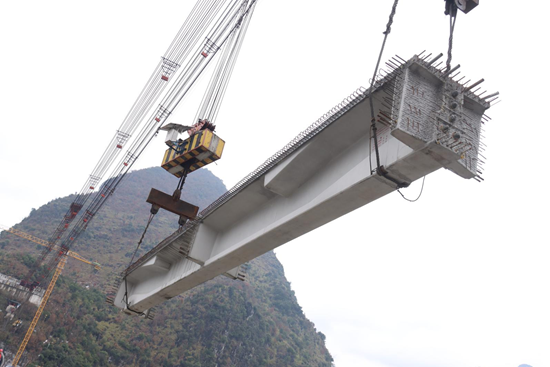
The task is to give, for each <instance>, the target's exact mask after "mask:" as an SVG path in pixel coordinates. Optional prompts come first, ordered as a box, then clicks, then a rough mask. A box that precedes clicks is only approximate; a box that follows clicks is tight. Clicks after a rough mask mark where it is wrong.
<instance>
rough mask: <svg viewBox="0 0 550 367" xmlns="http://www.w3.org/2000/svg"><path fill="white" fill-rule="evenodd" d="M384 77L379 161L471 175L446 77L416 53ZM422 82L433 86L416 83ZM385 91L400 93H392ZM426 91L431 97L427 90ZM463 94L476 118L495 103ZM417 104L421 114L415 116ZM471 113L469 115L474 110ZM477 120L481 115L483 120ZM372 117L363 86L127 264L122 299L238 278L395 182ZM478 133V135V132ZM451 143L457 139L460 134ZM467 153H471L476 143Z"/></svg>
mask: <svg viewBox="0 0 550 367" xmlns="http://www.w3.org/2000/svg"><path fill="white" fill-rule="evenodd" d="M434 75H435V76H434ZM385 82H386V84H387V85H390V84H391V83H390V82H393V83H394V84H391V88H389V89H388V88H386V89H384V83H381V84H379V85H378V88H377V89H376V91H375V92H373V101H374V109H375V111H376V114H378V113H379V112H380V111H381V110H382V111H384V109H385V108H386V107H387V104H388V103H390V104H392V106H391V107H392V111H387V113H388V114H391V116H392V117H393V116H396V117H395V120H394V121H393V125H390V126H385V125H382V124H378V128H379V129H378V132H379V134H378V142H379V144H380V147H379V153H380V160H381V162H380V163H381V164H382V165H383V166H384V167H385V168H386V170H387V171H388V173H389V175H390V176H391V177H393V178H394V179H396V180H398V181H400V182H406V183H411V182H413V181H415V180H417V179H419V178H421V177H423V176H425V175H427V174H429V173H431V172H434V171H435V170H437V169H439V168H441V167H447V168H449V169H451V170H453V171H455V172H456V173H458V174H459V175H461V176H463V177H473V176H474V175H473V174H472V175H470V171H468V170H467V169H465V167H466V165H465V164H464V162H462V161H461V160H464V159H465V157H466V155H465V154H464V153H461V152H460V151H457V150H456V149H454V150H453V149H451V148H449V146H445V145H444V144H442V143H441V141H442V138H441V129H437V125H438V122H437V121H438V116H439V114H441V110H442V109H441V108H440V107H441V106H440V105H441V103H447V102H446V98H447V97H446V96H445V95H443V94H445V90H446V89H448V88H449V85H447V84H448V83H449V82H448V81H446V79H445V78H442V77H441V75H440V74H437V72H435V71H434V70H431V69H430V67H429V66H428V65H427V64H426V63H425V62H422V60H417V59H413V60H412V61H409V62H408V63H407V64H404V65H403V66H402V67H401V70H400V71H399V72H398V73H395V75H394V78H393V81H392V80H391V79H388V80H386V81H385ZM411 83H414V84H413V85H411ZM419 85H420V86H421V88H424V89H426V90H422V89H420V90H419V89H418V88H419V87H418V86H419ZM451 87H453V86H452V85H451ZM455 87H457V88H458V87H459V85H456V86H455ZM415 88H417V89H416V90H415ZM430 88H431V89H430ZM428 89H430V90H428ZM411 90H412V94H411V92H410V91H411ZM388 91H390V94H392V95H393V97H394V98H393V99H391V100H390V101H389V102H388V99H387V98H386V96H387V94H388ZM421 93H422V95H424V93H425V95H426V96H430V97H429V99H430V100H427V99H426V98H428V97H426V98H425V99H422V98H421ZM412 97H414V98H412ZM384 98H386V100H384ZM466 99H467V102H461V108H462V107H463V106H462V105H464V106H466V107H464V109H468V108H467V105H468V104H469V105H470V106H472V103H473V102H475V103H474V105H475V106H474V107H475V108H473V109H474V110H475V114H474V115H475V119H478V118H479V119H481V114H482V113H483V111H484V110H485V108H487V107H488V105H487V104H484V103H483V101H480V100H479V99H476V98H475V96H472V95H468V96H467V98H466ZM383 101H385V102H386V103H385V105H386V106H384V105H383V104H382V102H383ZM472 101H473V102H472ZM411 103H414V105H411ZM438 106H439V107H438ZM413 107H415V108H418V111H421V112H420V113H418V112H416V111H417V110H413ZM399 109H401V110H399ZM407 111H409V112H407ZM410 111H414V112H415V115H416V116H417V117H418V116H420V117H419V118H420V120H417V121H416V122H415V123H413V124H411V123H410V116H409V115H407V113H410ZM468 111H469V112H468V113H467V115H468V116H471V115H472V113H471V111H470V110H468ZM480 111H481V112H480ZM459 117H460V116H459ZM406 118H409V120H405V119H406ZM405 121H407V122H406V123H405ZM434 121H435V122H434ZM468 121H469V123H472V122H471V121H470V118H468ZM476 121H477V120H476ZM475 123H477V125H476V126H478V125H479V121H477V122H475ZM369 125H370V107H369V100H368V98H367V96H366V93H365V94H364V95H363V97H362V98H360V101H359V102H358V103H357V102H356V104H354V106H353V107H352V108H351V109H349V110H347V111H346V112H345V113H343V114H341V115H339V116H338V117H337V118H335V119H334V120H333V121H331V122H330V124H328V125H327V126H326V127H325V128H324V129H322V130H321V131H320V132H319V133H318V134H316V135H314V136H312V137H311V138H310V139H309V140H308V141H307V142H305V143H304V144H302V145H301V147H300V148H299V149H297V150H296V151H294V152H293V153H292V154H290V155H288V156H286V157H285V158H284V159H282V160H281V161H280V162H278V163H277V164H276V165H275V166H274V167H271V168H270V169H269V170H268V171H267V172H265V173H264V174H262V175H261V176H259V177H257V178H256V179H255V180H254V181H253V182H251V183H249V184H248V185H247V186H246V187H244V189H242V190H240V191H238V192H237V193H236V194H235V195H233V196H232V197H231V198H230V199H229V200H227V201H225V202H224V203H223V204H222V205H220V206H218V207H217V208H216V209H215V210H214V211H211V212H209V213H208V215H206V216H204V217H202V218H201V219H200V221H198V222H197V223H196V225H194V226H192V227H190V228H188V229H187V230H186V231H184V232H182V233H176V234H174V235H172V236H170V237H169V238H168V239H167V240H165V241H163V243H161V244H160V245H159V246H157V248H155V249H154V251H153V252H151V253H149V254H147V255H146V256H147V258H145V259H142V261H141V262H140V263H139V266H137V264H136V266H133V267H131V268H129V270H128V271H127V272H126V281H123V282H121V284H120V286H119V288H118V292H117V294H116V297H115V299H114V304H115V306H117V307H119V308H122V309H127V308H128V306H130V308H131V309H132V310H133V311H140V312H143V311H146V310H147V309H150V308H151V307H153V306H155V305H158V304H160V303H161V302H163V301H164V300H166V299H170V298H172V297H174V296H176V295H178V294H181V293H183V292H185V291H187V290H189V289H191V288H193V287H195V286H197V285H199V284H201V283H203V282H205V281H208V280H210V279H213V278H214V277H216V276H218V275H222V274H224V275H227V276H230V277H232V278H235V279H239V278H240V277H241V275H239V271H240V266H241V264H244V263H246V262H247V261H250V260H252V259H254V258H256V257H257V256H260V255H262V254H264V253H265V252H267V251H270V250H272V249H274V248H276V247H278V246H280V245H282V244H284V243H287V242H289V241H291V240H293V239H295V238H297V237H299V236H301V235H303V234H305V233H307V232H309V231H311V230H314V229H315V228H318V227H320V226H322V225H324V224H325V223H328V222H330V221H332V220H334V219H336V218H339V217H341V216H343V215H345V214H346V213H349V212H351V211H353V210H355V209H357V208H359V207H361V206H363V205H366V204H368V203H370V202H372V201H374V200H376V199H378V198H380V197H382V196H384V195H386V194H388V193H390V192H392V191H395V190H396V184H395V183H394V182H392V181H390V180H388V179H386V178H384V177H382V176H380V175H378V174H371V164H369V160H371V161H372V162H374V161H375V159H374V156H375V154H374V147H373V146H370V144H369V140H370V138H369ZM411 127H413V130H411V129H410V128H411ZM434 127H435V129H434ZM451 127H452V128H453V126H451ZM415 129H416V130H415ZM461 131H462V130H461ZM446 133H448V134H452V133H453V130H452V129H451V130H450V131H448V132H446ZM437 134H439V135H437ZM436 135H437V136H436ZM398 138H399V139H398ZM476 139H477V140H475V142H477V143H479V136H477V137H476ZM404 142H406V143H407V144H408V145H407V144H405V143H404ZM475 142H474V143H475ZM452 143H453V145H454V146H457V144H459V143H460V140H459V139H456V141H453V142H452ZM465 144H466V143H464V146H465ZM470 150H471V148H470ZM476 152H477V147H476ZM468 157H469V158H470V159H471V157H472V152H470V153H469V156H468ZM474 159H475V158H474ZM459 161H460V162H459ZM373 166H374V163H373ZM457 167H458V168H457ZM466 168H467V167H466ZM474 168H475V167H474Z"/></svg>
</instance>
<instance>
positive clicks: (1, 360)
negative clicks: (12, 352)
mask: <svg viewBox="0 0 550 367" xmlns="http://www.w3.org/2000/svg"><path fill="white" fill-rule="evenodd" d="M4 360H5V358H4V349H0V367H2V366H3V365H4Z"/></svg>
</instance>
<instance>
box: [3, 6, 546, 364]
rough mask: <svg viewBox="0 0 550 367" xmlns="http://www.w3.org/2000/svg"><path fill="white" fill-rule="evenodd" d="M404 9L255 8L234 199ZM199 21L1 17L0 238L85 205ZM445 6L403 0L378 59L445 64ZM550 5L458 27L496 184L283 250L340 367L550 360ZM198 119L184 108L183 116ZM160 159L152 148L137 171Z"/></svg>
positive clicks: (453, 187)
mask: <svg viewBox="0 0 550 367" xmlns="http://www.w3.org/2000/svg"><path fill="white" fill-rule="evenodd" d="M392 4H393V2H392V1H390V0H386V1H376V2H374V1H358V0H340V1H337V2H336V1H328V0H317V1H313V0H279V1H269V0H259V3H258V6H257V7H256V11H255V13H254V17H253V19H252V22H251V24H250V28H249V30H248V34H247V38H246V40H245V43H244V45H243V48H242V51H241V55H240V57H239V60H238V63H237V66H236V68H235V71H234V74H233V78H232V80H231V84H230V86H229V88H228V91H227V94H226V96H225V99H224V103H223V106H222V109H221V111H220V114H219V116H218V121H217V125H218V127H217V132H218V134H219V135H220V137H222V138H223V139H224V140H226V142H227V145H226V148H225V151H224V157H223V158H222V159H221V160H220V161H218V162H217V164H216V165H213V166H212V167H211V168H210V169H211V170H212V172H214V174H216V175H217V176H218V177H220V178H221V179H222V180H223V181H224V183H225V185H226V186H227V187H231V186H232V185H234V184H235V183H237V182H238V181H239V180H240V179H242V178H243V177H244V176H246V175H247V174H248V173H249V172H251V171H253V170H254V169H255V168H256V167H257V166H259V165H260V164H261V163H262V162H263V161H264V160H265V159H267V158H268V157H270V156H271V155H272V154H274V153H275V152H276V151H277V150H279V149H280V148H282V147H283V146H284V145H285V144H286V143H287V142H289V141H290V140H291V139H292V138H293V137H294V136H296V135H297V134H298V133H299V132H300V131H302V130H304V129H305V128H306V127H307V126H309V125H310V124H311V123H313V122H314V121H315V120H317V119H318V118H319V117H321V116H322V115H323V114H324V113H325V112H327V111H328V110H330V109H331V108H332V107H333V106H335V105H337V104H338V103H339V102H340V101H342V100H343V99H344V98H345V97H347V96H348V95H349V94H351V93H352V92H353V91H355V90H356V89H357V88H358V87H360V86H364V87H367V86H368V83H369V78H370V77H371V75H372V73H373V70H374V66H375V63H376V58H377V56H378V52H379V50H380V46H381V42H382V37H383V35H382V32H383V31H384V30H385V25H386V23H387V20H388V15H389V12H390V9H391V6H392ZM523 5H525V6H523ZM191 6H192V2H191V1H171V0H156V1H154V2H153V1H149V2H145V1H122V0H121V1H116V2H115V1H104V0H98V1H95V2H91V3H90V2H75V1H59V0H52V1H48V2H44V1H35V0H29V1H26V2H2V4H0V34H1V35H2V36H0V42H1V43H0V52H1V57H0V115H1V116H4V117H3V120H2V122H1V125H0V126H1V129H0V208H1V209H0V224H2V225H4V226H11V225H14V224H16V223H18V222H20V221H21V220H22V219H23V218H25V217H26V216H28V214H29V213H30V211H31V209H32V208H38V207H40V206H41V205H44V204H46V203H47V202H49V201H51V200H53V199H55V198H59V197H63V196H66V195H68V194H70V193H74V192H78V191H79V190H80V188H81V187H82V185H83V184H84V182H85V181H86V179H87V177H88V175H89V174H90V172H91V170H92V168H93V167H94V165H95V163H96V162H97V160H98V159H99V157H100V154H101V153H102V152H103V150H104V149H105V147H106V146H107V143H108V142H109V141H110V139H111V137H112V136H113V134H114V133H115V131H116V129H117V128H118V127H119V125H120V123H121V122H122V120H123V118H124V116H125V115H126V113H127V111H128V110H129V109H130V106H131V104H132V103H133V101H134V100H135V98H136V97H137V95H138V93H139V91H140V90H141V88H142V87H143V85H144V84H145V82H146V80H147V79H148V77H149V75H150V73H151V72H152V70H153V68H154V67H155V66H156V64H157V63H158V60H159V57H160V56H161V55H162V54H163V53H164V51H165V49H166V48H167V47H168V45H169V43H170V42H171V40H172V39H173V37H174V36H175V34H176V32H177V31H178V29H179V27H180V26H181V24H182V23H183V21H184V19H185V17H186V15H187V13H188V12H189V10H190V7H191ZM443 8H444V3H443V1H429V0H416V1H402V2H401V3H400V4H399V6H398V8H397V14H396V16H395V19H394V25H393V27H392V32H391V33H390V35H389V37H388V41H387V45H386V49H385V52H384V56H383V59H388V58H390V57H391V56H393V55H395V54H398V55H399V56H401V57H402V58H404V59H408V58H410V57H412V56H413V55H414V54H417V53H420V52H422V51H423V50H427V51H426V52H429V53H433V54H438V53H440V52H443V53H446V51H447V43H448V36H449V35H448V18H447V17H446V16H445V15H444V14H443ZM549 10H550V5H548V4H547V3H545V2H537V3H536V5H535V4H534V3H528V2H525V3H518V2H512V1H508V0H506V1H498V2H497V1H493V2H489V1H481V4H480V5H479V6H478V7H477V8H476V9H474V10H473V11H472V12H471V13H469V14H467V15H465V14H462V13H459V15H458V19H457V23H456V28H455V35H454V46H453V64H456V63H459V64H461V65H462V67H461V69H460V70H462V75H466V76H467V77H468V79H470V78H471V79H472V80H473V81H475V80H478V79H480V78H484V79H485V82H484V84H483V85H482V86H483V88H484V89H483V90H485V89H487V90H488V91H489V92H488V93H490V92H494V91H497V90H498V91H499V92H500V94H501V100H502V101H501V102H500V103H498V104H496V105H495V106H493V107H492V108H491V109H490V110H489V111H488V112H487V114H488V115H489V116H490V117H491V118H492V120H491V121H490V122H489V123H487V124H486V125H485V133H484V136H485V140H484V142H485V143H486V144H487V146H488V148H487V151H486V154H485V157H486V158H487V161H486V164H485V173H484V175H483V177H484V179H485V181H484V182H483V183H477V182H475V181H473V180H464V179H462V178H460V177H458V176H456V175H454V174H453V173H452V172H450V171H443V170H440V171H438V172H435V173H433V174H431V175H429V176H428V177H427V178H426V182H425V186H424V190H423V192H422V196H421V198H420V199H419V200H418V201H417V202H415V203H409V202H407V201H405V200H403V199H402V198H401V196H399V194H398V193H393V194H390V195H388V196H386V197H384V198H382V199H380V200H378V201H376V202H373V203H371V204H369V205H367V206H365V207H363V208H360V209H358V210H356V211H354V212H352V213H350V214H348V215H346V216H344V217H342V218H339V219H338V220H336V221H334V222H332V223H329V224H327V225H325V226H324V227H322V228H319V229H317V230H315V231H313V232H311V233H309V234H306V235H304V236H302V237H300V238H298V239H296V240H294V241H292V242H290V243H287V244H285V245H283V246H281V247H280V248H278V249H277V250H276V253H277V256H278V258H279V259H280V260H281V262H282V263H283V265H284V268H285V273H286V276H287V278H288V280H289V281H290V282H291V284H292V289H293V290H294V291H295V293H296V296H297V298H298V301H299V303H300V305H301V306H302V307H303V310H304V312H305V314H306V316H307V317H308V318H309V319H310V320H312V321H313V322H314V323H315V325H316V327H317V330H319V331H321V332H323V333H324V334H325V335H326V337H327V339H326V342H327V346H328V348H329V350H330V352H331V353H332V355H333V357H334V360H335V365H336V366H337V367H346V366H368V367H400V366H408V367H416V366H423V367H430V366H438V367H455V366H468V367H517V366H519V365H521V364H529V365H531V366H533V367H542V366H549V365H550V348H548V345H550V312H549V311H548V310H550V293H549V292H548V288H549V283H550V267H549V266H548V265H547V264H548V259H549V258H550V251H549V250H548V249H547V248H548V245H550V241H549V240H548V235H547V232H546V226H547V225H548V214H545V213H546V211H547V207H548V206H549V204H550V200H549V194H548V192H547V191H546V190H545V189H544V187H545V186H544V185H545V183H546V182H548V179H549V178H550V177H549V176H550V175H549V173H548V170H547V169H546V168H545V167H547V166H548V163H547V158H545V156H544V154H545V153H544V151H545V148H544V147H545V146H547V139H548V136H550V127H549V125H548V124H547V123H546V122H547V120H548V118H547V117H545V116H544V115H541V112H540V111H541V110H540V108H541V107H543V106H544V105H545V103H547V102H544V101H545V99H546V96H547V85H548V82H549V80H548V79H549V78H548V74H547V73H546V72H545V71H543V70H541V69H539V67H540V64H539V63H541V62H544V60H546V58H547V52H546V48H545V47H544V44H545V43H544V39H545V35H547V34H548V30H547V28H548V27H547V24H546V22H547V21H546V14H547V13H548V11H549ZM198 86H200V84H199V85H198ZM199 94H200V93H199ZM197 108H198V106H197V104H196V98H195V99H194V98H193V97H189V98H188V99H186V100H184V102H183V104H182V105H181V106H180V107H179V109H178V111H176V112H175V113H174V115H173V116H172V121H173V122H178V123H182V124H189V123H190V122H188V121H187V120H188V119H189V118H188V117H185V116H187V114H190V115H192V116H194V113H195V111H196V109H197ZM531 123H533V124H534V125H531ZM164 150H165V146H164V143H163V137H159V138H157V139H155V140H154V141H153V142H152V143H151V144H150V146H149V147H148V148H147V150H146V152H145V153H144V154H143V156H142V157H141V158H140V160H139V161H138V162H137V164H136V165H135V166H134V168H145V167H152V166H156V165H158V164H159V163H160V161H161V159H162V155H163V152H164ZM403 192H404V194H405V195H406V196H407V197H410V198H415V197H416V196H417V195H418V193H419V192H420V183H419V182H417V183H415V184H413V185H411V187H409V188H408V189H406V190H404V191H403ZM47 237H48V234H44V238H47ZM77 247H78V244H77V245H76V247H75V249H76V248H77ZM77 251H78V250H77Z"/></svg>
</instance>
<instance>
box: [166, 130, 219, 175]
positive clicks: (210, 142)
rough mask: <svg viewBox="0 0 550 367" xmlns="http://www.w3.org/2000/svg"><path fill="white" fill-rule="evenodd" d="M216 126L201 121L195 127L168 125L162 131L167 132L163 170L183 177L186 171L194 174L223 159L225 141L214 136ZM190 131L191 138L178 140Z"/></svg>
mask: <svg viewBox="0 0 550 367" xmlns="http://www.w3.org/2000/svg"><path fill="white" fill-rule="evenodd" d="M214 128H215V127H214V126H213V125H212V124H210V123H209V122H208V121H207V120H199V122H197V123H196V124H195V125H193V126H183V125H178V124H174V123H170V124H167V125H165V126H163V127H162V128H161V130H165V131H167V134H166V141H165V142H166V145H168V147H169V148H168V149H167V150H166V152H165V153H164V158H163V160H162V165H161V166H162V168H164V169H165V170H167V171H168V172H170V173H171V174H173V175H174V176H176V177H181V176H182V175H183V173H184V171H185V170H187V172H193V171H194V170H197V169H199V168H201V167H204V166H206V165H207V164H210V163H212V162H214V161H217V160H218V159H220V158H221V156H222V152H223V148H224V146H225V141H223V140H222V139H220V138H219V137H218V136H217V135H216V134H214ZM185 131H188V132H189V134H190V136H189V137H188V138H187V139H185V140H182V139H178V135H179V134H180V133H183V132H185Z"/></svg>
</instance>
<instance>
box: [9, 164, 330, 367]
mask: <svg viewBox="0 0 550 367" xmlns="http://www.w3.org/2000/svg"><path fill="white" fill-rule="evenodd" d="M176 183H177V179H176V178H174V177H173V176H171V175H169V174H168V173H167V172H165V171H164V170H163V169H161V168H150V169H145V170H140V171H136V172H133V173H131V174H129V175H128V176H127V177H126V178H125V180H124V181H123V183H122V184H121V187H120V188H119V189H117V191H116V192H115V194H114V195H113V197H112V198H111V199H110V200H109V201H108V203H107V204H106V205H105V207H104V208H102V209H101V211H100V212H99V214H98V216H97V217H96V218H94V220H93V222H92V223H91V224H90V226H89V228H88V229H87V230H86V232H85V233H84V234H83V235H82V236H81V238H80V239H79V240H78V242H77V244H76V245H75V247H74V248H73V250H74V251H76V252H78V253H79V254H80V255H82V256H83V257H85V258H87V259H90V260H93V261H97V262H99V263H100V264H102V266H103V269H102V270H101V271H99V272H96V271H93V269H91V267H89V266H88V265H86V264H83V263H81V262H79V261H76V260H74V259H70V260H69V262H68V264H67V267H66V268H65V270H64V272H63V275H62V276H61V277H60V279H59V281H58V285H57V286H56V289H55V290H54V292H53V293H52V296H51V298H50V302H49V304H48V306H47V307H46V310H45V312H44V315H43V318H42V320H41V321H40V322H39V324H38V327H37V328H36V332H35V334H34V335H33V337H32V338H31V340H30V342H29V346H28V348H27V350H28V351H29V353H28V355H27V356H26V358H27V361H28V362H30V365H31V366H38V365H40V366H44V367H50V366H56V367H57V366H64V367H67V366H75V367H76V366H78V367H88V366H90V367H91V366H109V365H112V366H189V367H191V366H197V367H198V366H203V367H206V366H218V367H222V366H239V367H247V366H250V367H253V366H254V367H255V366H331V361H332V358H331V356H330V354H329V352H328V351H327V349H326V348H325V344H324V335H323V334H322V333H320V332H317V331H316V330H315V327H314V325H313V324H312V323H311V322H310V321H309V320H307V319H306V317H305V316H304V314H303V312H302V309H301V307H300V306H299V305H298V303H297V300H296V297H295V296H294V293H293V291H292V290H291V289H290V284H289V283H288V281H287V280H286V278H285V276H284V270H283V267H282V265H281V264H280V262H279V261H278V260H277V258H276V257H275V254H274V253H272V252H270V253H267V254H265V255H264V256H262V257H260V258H258V259H256V260H254V261H253V262H252V263H251V267H250V269H249V272H248V275H249V277H248V278H249V279H248V281H247V282H244V283H243V282H238V281H233V280H229V279H227V278H224V277H219V278H216V279H214V280H212V281H210V282H207V283H205V284H203V285H202V286H200V287H197V288H195V289H193V290H192V291H190V292H188V293H186V294H184V295H183V296H180V297H175V298H173V299H172V300H170V301H169V302H166V303H165V304H163V305H161V306H159V307H158V308H157V309H156V316H155V319H154V320H152V321H149V320H142V319H138V318H134V317H129V316H127V315H125V314H123V313H120V312H119V311H118V310H117V309H115V308H113V307H112V306H108V305H107V304H105V296H104V294H105V289H106V288H107V286H108V285H111V284H112V282H113V280H114V278H115V276H116V274H117V273H119V272H120V271H122V270H123V269H124V268H125V267H126V266H127V265H128V263H129V261H130V259H131V256H132V253H133V251H134V249H135V247H136V243H137V241H138V240H139V237H140V236H141V233H142V231H143V229H144V226H145V223H146V220H147V218H148V216H149V208H150V204H147V203H146V202H145V199H146V198H147V195H148V192H149V190H150V188H151V187H155V188H156V189H159V190H162V191H164V192H166V193H172V192H173V190H174V188H175V186H176ZM225 190H226V188H225V186H224V185H223V183H222V182H221V181H220V180H219V179H218V178H216V177H215V176H214V175H213V174H212V173H211V172H210V171H208V170H205V169H203V170H199V171H197V172H194V173H192V174H191V175H190V176H189V178H188V179H187V183H186V185H185V187H184V191H183V194H182V198H183V199H184V200H186V201H189V202H191V203H193V204H196V205H199V206H200V207H201V208H204V207H205V206H207V205H208V204H209V203H210V202H212V201H213V200H215V199H216V198H217V197H218V196H219V195H221V194H222V193H223V192H225ZM72 200H73V196H68V197H64V198H60V199H56V200H53V201H51V202H49V203H48V204H46V205H44V206H42V207H40V208H38V209H37V210H33V211H32V212H31V213H30V215H29V217H27V218H25V219H24V220H23V221H22V222H21V223H20V224H18V225H17V226H16V228H18V229H21V230H23V231H26V232H28V233H31V234H33V235H35V236H37V237H41V238H45V239H47V238H48V236H49V234H50V233H52V232H53V230H54V228H55V227H56V225H57V224H58V223H59V221H60V220H61V218H62V216H63V215H64V213H65V211H66V210H67V208H68V206H69V204H70V203H71V202H72ZM176 228H177V217H176V216H175V215H172V214H170V213H166V212H164V211H162V210H161V211H160V212H159V214H158V215H157V216H156V217H155V219H154V220H153V223H152V224H151V227H150V229H149V231H148V232H147V235H146V237H145V240H144V243H143V244H142V248H141V251H140V254H143V253H145V252H146V251H148V250H149V249H150V248H152V246H154V245H155V244H157V243H158V242H159V241H160V240H162V239H163V238H164V237H165V236H167V235H168V234H170V233H172V232H173V231H174V230H175V229H176ZM37 247H38V246H36V245H34V244H32V243H30V242H28V241H26V240H23V239H19V238H17V237H15V236H13V235H11V234H7V233H2V234H1V235H0V272H1V273H6V274H9V275H12V276H15V277H22V276H24V274H25V273H26V271H27V266H30V265H31V264H32V260H33V257H36V256H37V255H38V254H39V249H38V248H37ZM0 302H4V303H5V302H6V300H5V298H3V297H1V296H0ZM4 303H2V304H0V309H4V308H5V304H4ZM26 307H27V308H28V309H27V310H26V311H25V310H23V311H25V312H22V313H21V315H22V317H23V321H24V329H23V328H19V329H17V328H13V327H12V326H10V325H8V326H7V328H6V329H5V330H3V331H0V347H2V346H4V348H5V349H7V350H8V352H12V353H14V352H15V351H17V347H18V343H19V341H20V339H21V338H22V335H24V333H25V331H26V327H27V326H28V322H29V321H30V319H32V316H33V313H34V311H35V310H36V308H35V307H32V306H26ZM39 355H40V357H39Z"/></svg>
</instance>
